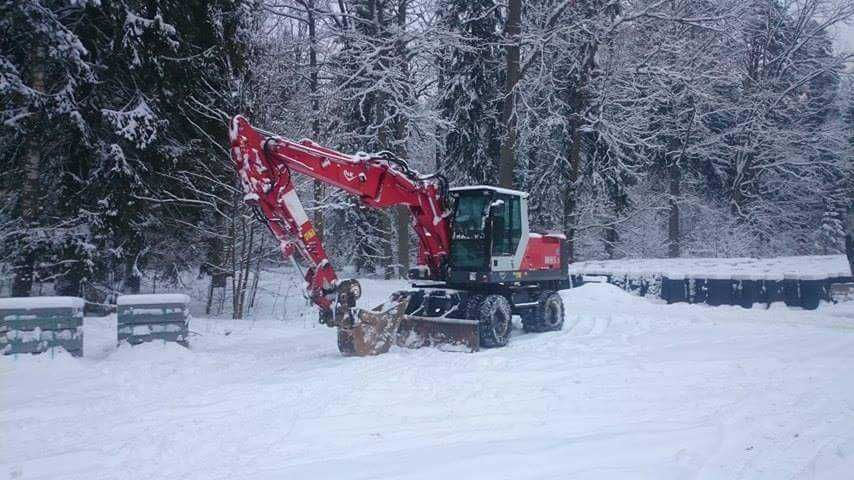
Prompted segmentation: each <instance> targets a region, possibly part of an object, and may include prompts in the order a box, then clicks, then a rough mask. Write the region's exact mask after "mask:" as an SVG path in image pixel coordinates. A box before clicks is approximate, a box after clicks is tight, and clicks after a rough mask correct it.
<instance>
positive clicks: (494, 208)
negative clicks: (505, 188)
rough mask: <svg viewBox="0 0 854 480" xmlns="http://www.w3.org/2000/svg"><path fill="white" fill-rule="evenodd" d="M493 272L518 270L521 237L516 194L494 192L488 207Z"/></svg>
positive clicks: (520, 212)
mask: <svg viewBox="0 0 854 480" xmlns="http://www.w3.org/2000/svg"><path fill="white" fill-rule="evenodd" d="M490 223H491V227H492V228H491V231H490V234H491V240H492V248H491V254H492V258H491V260H490V264H489V266H490V269H491V270H492V271H493V272H501V271H508V270H518V269H519V261H518V259H517V256H518V252H519V246H520V245H519V242H520V240H521V239H522V229H523V225H522V223H523V218H522V202H521V199H520V198H519V197H518V196H516V195H507V194H501V193H499V194H496V195H494V196H493V200H492V204H491V208H490Z"/></svg>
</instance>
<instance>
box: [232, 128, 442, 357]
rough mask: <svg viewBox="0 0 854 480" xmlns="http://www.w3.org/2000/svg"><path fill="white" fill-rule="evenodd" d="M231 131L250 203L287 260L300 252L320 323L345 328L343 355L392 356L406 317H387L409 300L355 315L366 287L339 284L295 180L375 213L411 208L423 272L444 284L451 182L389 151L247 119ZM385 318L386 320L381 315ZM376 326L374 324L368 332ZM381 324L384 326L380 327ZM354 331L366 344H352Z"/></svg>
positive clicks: (355, 341) (341, 332)
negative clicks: (354, 199) (278, 131)
mask: <svg viewBox="0 0 854 480" xmlns="http://www.w3.org/2000/svg"><path fill="white" fill-rule="evenodd" d="M229 127H230V128H229V137H230V141H231V156H232V160H233V162H234V165H235V167H236V169H237V172H238V174H239V176H240V181H241V183H242V185H243V189H244V192H245V197H244V200H245V201H246V202H247V203H249V204H250V205H252V206H254V207H256V208H257V211H258V212H259V213H260V215H259V216H260V218H261V219H262V220H264V222H265V223H266V224H267V226H268V227H269V229H270V231H271V232H272V233H273V235H274V236H275V237H276V238H277V239H278V240H279V244H280V248H281V251H282V254H283V255H284V256H285V257H286V258H291V259H293V255H294V254H295V253H297V254H299V256H300V257H301V258H302V260H303V261H304V262H305V263H306V264H307V267H306V269H305V272H304V276H305V281H306V289H307V293H308V297H309V298H310V299H311V301H312V302H313V303H314V304H315V305H317V306H318V307H319V308H320V321H321V323H324V324H326V325H329V326H335V327H338V328H339V348H341V350H342V353H345V354H351V355H364V354H373V353H381V352H379V351H378V349H377V348H376V347H377V343H380V344H384V347H383V345H380V348H379V350H382V349H383V348H385V349H387V345H385V344H388V343H389V341H390V340H392V338H391V337H393V335H394V334H396V329H397V328H398V326H399V323H400V318H396V319H395V318H386V317H387V316H388V315H391V314H392V313H393V314H397V315H398V316H399V315H402V310H405V308H406V307H405V305H404V306H403V309H401V308H400V306H399V304H400V303H403V302H405V301H406V300H405V298H403V299H401V300H400V301H399V302H397V303H396V304H394V305H392V307H391V308H389V309H388V311H387V312H379V313H378V312H360V311H354V307H355V301H356V299H357V298H358V297H359V296H360V294H361V290H360V287H359V285H358V283H357V282H356V281H355V280H347V281H340V280H339V279H338V277H337V275H336V273H335V271H334V270H333V268H332V265H331V264H330V263H329V259H328V258H327V256H326V252H325V251H324V248H323V244H322V243H321V239H320V236H319V235H318V234H317V231H316V230H315V229H314V227H313V225H312V223H311V221H310V220H309V218H308V215H306V213H305V210H304V208H303V206H302V203H301V202H300V200H299V197H298V196H297V193H296V185H295V183H294V181H293V178H292V175H293V173H295V172H297V173H301V174H304V175H307V176H309V177H311V178H313V179H315V180H318V181H321V182H324V183H326V184H329V185H332V186H335V187H338V188H340V189H342V190H344V191H346V192H348V193H351V194H353V195H356V196H358V197H359V199H360V200H361V201H362V202H363V203H364V204H366V205H369V206H372V207H375V208H383V207H390V206H396V205H403V206H405V207H407V208H408V209H409V211H410V213H411V215H412V218H413V222H412V225H413V227H414V229H415V232H416V234H417V236H418V239H419V253H418V268H419V269H420V270H421V271H426V272H427V276H428V277H429V278H432V279H437V280H438V279H441V278H442V276H443V275H444V271H445V264H446V261H447V256H448V252H449V242H450V233H449V232H450V228H449V225H448V219H447V217H448V205H447V201H446V199H447V182H446V181H445V179H444V178H443V177H441V176H439V175H431V176H421V175H419V174H417V173H416V172H414V171H412V170H411V169H410V168H409V166H408V165H407V164H406V162H405V161H403V160H401V159H399V158H397V157H395V156H394V155H392V154H390V153H388V152H383V153H379V154H376V155H363V154H360V155H346V154H343V153H341V152H337V151H334V150H331V149H328V148H325V147H321V146H319V145H317V144H315V143H314V142H312V141H311V140H302V141H300V142H294V141H292V140H288V139H285V138H282V137H279V136H276V135H273V134H269V133H267V132H264V131H262V130H260V129H257V128H254V127H252V126H251V125H250V124H249V122H248V121H247V120H246V119H245V118H243V117H242V116H236V117H234V118H233V119H232V120H231V123H230V126H229ZM295 264H296V262H295ZM297 265H298V264H297ZM389 312H392V313H389ZM383 313H385V314H386V317H382V316H381V315H380V314H383ZM360 320H362V322H361V324H360ZM370 322H373V324H371V325H368V323H370ZM380 323H381V324H383V326H382V327H378V326H377V324H380ZM360 325H362V327H364V328H361V327H359V326H360ZM353 332H356V333H355V334H356V335H360V336H361V337H360V338H357V339H353V338H350V337H352V336H353V335H354V333H353ZM368 336H371V337H372V338H373V337H377V338H376V339H374V341H373V344H372V342H371V341H368V340H366V338H367V337H368ZM342 342H343V345H342Z"/></svg>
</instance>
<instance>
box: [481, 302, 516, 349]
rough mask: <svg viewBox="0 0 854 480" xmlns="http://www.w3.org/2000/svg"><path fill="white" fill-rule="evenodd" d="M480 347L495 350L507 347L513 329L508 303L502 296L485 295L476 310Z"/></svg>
mask: <svg viewBox="0 0 854 480" xmlns="http://www.w3.org/2000/svg"><path fill="white" fill-rule="evenodd" d="M478 314H479V316H478V320H480V325H479V327H480V346H481V347H483V348H496V347H503V346H505V345H507V342H508V341H509V340H510V331H511V330H512V329H513V316H512V313H511V308H510V302H509V301H507V299H506V298H504V296H503V295H487V297H486V298H484V299H483V302H482V303H480V306H479V308H478Z"/></svg>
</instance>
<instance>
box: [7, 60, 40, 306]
mask: <svg viewBox="0 0 854 480" xmlns="http://www.w3.org/2000/svg"><path fill="white" fill-rule="evenodd" d="M44 57H45V51H44V48H43V47H38V48H37V49H36V50H35V52H34V54H33V60H32V88H33V90H35V91H37V92H44V91H45V78H44V76H45V72H44V64H43V63H42V61H43V59H44ZM35 118H36V120H34V121H35V122H39V121H41V120H40V119H41V118H42V115H41V114H37V115H36V116H35ZM26 145H27V152H26V159H25V161H24V185H23V186H22V190H21V200H20V202H21V203H20V208H21V222H22V224H23V228H24V232H25V235H26V236H27V237H29V234H30V231H31V229H33V228H34V227H36V226H37V225H38V221H39V215H40V212H39V210H40V208H39V199H38V186H39V176H40V174H41V151H40V150H39V148H41V145H40V143H39V140H38V139H30V141H28V142H27V143H26ZM22 247H23V249H22V251H21V252H20V253H19V255H18V259H17V261H16V262H15V267H14V277H13V278H12V296H14V297H29V296H30V293H31V291H32V288H33V275H34V273H35V272H34V270H35V262H36V256H35V252H34V251H32V249H30V247H29V245H28V244H27V245H22Z"/></svg>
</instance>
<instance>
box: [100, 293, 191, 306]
mask: <svg viewBox="0 0 854 480" xmlns="http://www.w3.org/2000/svg"><path fill="white" fill-rule="evenodd" d="M170 303H181V304H186V303H190V297H189V296H188V295H184V294H183V293H155V294H144V295H121V296H119V298H117V299H116V305H161V304H164V305H165V304H170Z"/></svg>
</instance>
